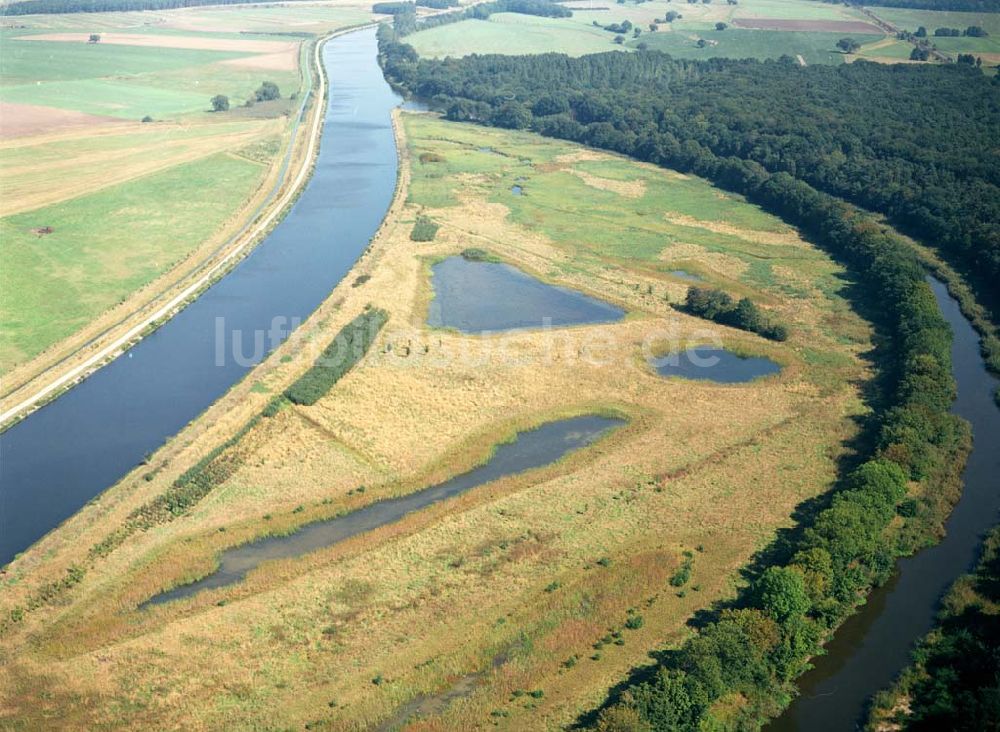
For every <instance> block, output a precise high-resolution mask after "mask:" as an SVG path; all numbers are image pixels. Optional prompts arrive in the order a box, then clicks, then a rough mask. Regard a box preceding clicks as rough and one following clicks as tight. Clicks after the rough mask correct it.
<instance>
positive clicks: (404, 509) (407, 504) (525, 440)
mask: <svg viewBox="0 0 1000 732" xmlns="http://www.w3.org/2000/svg"><path fill="white" fill-rule="evenodd" d="M624 424H625V420H623V419H616V418H613V417H601V416H597V415H584V416H581V417H570V418H568V419H561V420H557V421H554V422H548V423H546V424H543V425H542V426H540V427H538V428H537V429H533V430H530V431H527V432H520V433H518V434H517V436H516V437H515V438H514V440H513V441H512V442H506V443H503V444H501V445H498V446H497V448H496V451H495V452H494V453H493V455H492V457H490V459H489V460H488V461H487V462H486V463H484V464H483V465H480V466H479V467H478V468H474V469H472V470H470V471H469V472H467V473H462V474H461V475H458V476H455V477H454V478H451V479H450V480H446V481H445V482H443V483H439V484H438V485H435V486H431V487H429V488H424V489H423V490H419V491H416V492H415V493H410V494H408V495H405V496H399V497H397V498H388V499H386V500H384V501H378V502H376V503H372V504H370V505H368V506H365V507H363V508H359V509H358V510H356V511H351V512H350V513H346V514H344V515H342V516H337V517H335V518H332V519H327V520H326V521H318V522H316V523H313V524H307V525H306V526H304V527H302V528H301V529H299V530H298V531H296V532H295V533H293V534H288V535H287V536H272V537H266V538H263V539H258V540H257V541H253V542H251V543H249V544H244V545H243V546H239V547H235V548H233V549H228V550H226V551H224V552H223V553H222V555H221V557H220V561H219V568H218V569H217V570H216V571H215V572H214V573H212V574H210V575H208V576H207V577H205V578H203V579H200V580H198V581H197V582H193V583H191V584H187V585H181V586H180V587H177V588H175V589H173V590H169V591H168V592H164V593H161V594H159V595H156V596H155V597H153V598H152V599H151V600H149V601H148V602H146V603H143V605H140V607H145V606H147V605H159V604H161V603H164V602H169V601H170V600H177V599H180V598H183V597H188V596H190V595H193V594H194V593H196V592H199V591H201V590H208V589H213V588H216V587H225V586H226V585H231V584H234V583H236V582H240V581H241V580H242V579H243V578H244V577H246V575H247V573H248V572H250V571H251V570H253V569H256V568H257V567H258V566H259V565H260V564H262V563H263V562H267V561H270V560H272V559H290V558H293V557H298V556H301V555H303V554H307V553H309V552H312V551H315V550H317V549H323V548H325V547H328V546H332V545H334V544H336V543H337V542H340V541H344V540H345V539H349V538H351V537H353V536H357V535H358V534H363V533H365V532H366V531H372V530H374V529H377V528H379V527H380V526H384V525H386V524H390V523H393V522H395V521H399V520H400V519H402V518H403V517H404V516H406V515H407V514H409V513H412V512H413V511H419V510H420V509H422V508H426V507H428V506H430V505H433V504H435V503H437V502H438V501H443V500H446V499H449V498H454V497H455V496H458V495H461V494H462V493H465V492H466V491H469V490H472V489H473V488H477V487H479V486H481V485H485V484H486V483H490V482H492V481H494V480H499V479H500V478H505V477H507V476H509V475H514V474H515V473H521V472H524V471H526V470H533V469H535V468H541V467H544V466H546V465H550V464H551V463H554V462H556V461H557V460H559V459H560V458H562V457H564V456H565V455H567V454H569V453H571V452H573V451H574V450H579V449H580V448H583V447H586V446H588V445H591V444H593V443H594V442H596V441H597V440H599V439H600V438H601V437H603V436H604V435H605V434H607V433H608V432H609V431H611V430H612V429H614V428H616V427H620V426H622V425H624Z"/></svg>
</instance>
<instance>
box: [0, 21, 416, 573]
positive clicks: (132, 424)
mask: <svg viewBox="0 0 1000 732" xmlns="http://www.w3.org/2000/svg"><path fill="white" fill-rule="evenodd" d="M375 54H376V44H375V31H374V29H368V30H362V31H358V32H356V33H351V34H348V35H344V36H340V37H338V38H335V39H333V40H331V41H329V42H328V43H327V44H326V45H325V46H324V49H323V54H322V55H323V63H324V66H325V67H326V71H327V75H328V79H329V82H330V98H329V104H328V107H327V111H326V119H325V122H324V127H323V139H322V145H321V147H320V152H319V157H318V160H317V163H316V170H315V173H314V175H313V177H312V179H311V181H310V182H309V184H308V186H307V188H306V189H305V190H304V191H303V193H302V195H301V197H300V198H299V199H298V201H297V202H296V203H295V205H294V207H293V208H292V210H291V211H290V212H289V214H288V216H286V217H285V219H284V220H283V221H282V222H281V224H279V225H278V227H277V228H276V229H275V230H274V231H273V232H272V233H271V234H270V235H269V236H268V237H267V239H266V240H265V241H264V242H263V243H261V244H260V246H258V247H257V248H256V249H255V250H254V251H253V252H252V253H251V254H250V256H249V257H247V258H246V259H245V260H244V261H243V262H241V263H240V264H239V265H238V266H237V267H236V268H235V269H234V270H233V271H232V272H230V273H229V274H228V275H227V276H226V277H224V278H223V279H222V280H220V281H219V282H218V283H217V284H216V285H214V286H213V287H212V288H210V289H209V290H208V291H206V292H205V293H204V294H203V295H202V296H201V297H200V298H198V299H197V300H196V301H195V302H194V303H192V304H191V305H189V306H188V307H187V308H186V309H184V310H183V311H182V312H181V313H179V314H178V315H177V316H176V317H174V318H173V319H172V320H170V321H169V322H168V323H167V324H166V325H164V326H163V327H162V328H160V329H159V330H158V331H156V332H155V333H154V334H152V335H151V336H149V337H148V338H146V339H144V340H143V341H141V342H140V343H139V344H138V345H136V346H135V347H134V348H133V349H132V350H131V351H130V352H129V353H128V354H127V355H124V356H122V357H120V358H118V359H117V360H116V361H114V362H112V363H111V364H109V365H107V366H105V367H104V368H102V369H101V370H100V371H98V372H97V373H95V374H94V375H93V376H91V377H90V378H89V379H87V380H86V381H84V382H83V383H81V384H79V385H78V386H77V387H75V388H74V389H72V390H70V391H69V392H67V393H66V394H64V395H63V396H61V397H59V398H58V399H56V400H55V401H54V402H52V403H51V404H49V405H48V406H46V407H44V408H42V409H40V410H39V411H37V412H35V413H34V414H32V415H31V416H30V417H28V418H27V419H25V420H24V421H22V422H21V423H19V424H17V425H15V426H14V427H12V428H11V429H9V430H7V431H6V432H5V433H4V434H3V435H0V565H3V564H6V563H7V562H9V561H10V560H11V559H13V558H14V555H15V554H17V553H18V552H21V551H23V550H25V549H27V548H28V547H29V546H30V545H31V544H32V543H34V542H35V541H37V540H38V539H40V538H41V537H42V536H44V535H45V534H46V533H47V532H49V531H50V530H52V529H53V528H55V527H56V526H58V525H59V523H61V522H62V521H63V520H65V519H66V518H68V517H69V516H72V515H73V513H75V512H76V511H77V510H78V509H79V508H80V507H81V506H83V505H84V504H85V503H86V502H87V501H89V500H90V499H91V498H93V497H94V496H96V495H98V494H99V493H101V492H102V491H103V490H104V489H106V488H108V487H109V486H111V485H113V484H114V483H115V482H116V481H118V480H119V479H120V478H121V477H122V476H123V475H124V474H125V473H127V472H128V471H129V470H131V469H132V468H133V467H135V466H136V465H137V464H139V463H140V462H141V461H142V459H143V456H144V455H145V454H147V453H149V452H151V451H153V450H155V449H157V448H158V447H159V446H160V445H162V444H163V442H164V441H165V440H167V439H168V438H169V437H170V436H172V435H174V434H175V433H176V432H177V431H178V430H180V429H181V428H182V427H184V425H186V424H187V423H188V422H189V421H190V420H192V419H194V418H195V417H197V416H198V414H199V413H201V412H202V411H203V410H205V409H206V408H207V407H208V406H209V405H210V404H212V402H214V401H215V400H216V399H218V398H219V397H220V396H222V394H224V393H225V392H226V391H227V390H228V389H229V387H231V386H232V385H233V384H234V383H236V382H237V381H238V380H239V379H240V378H241V377H242V376H243V375H244V374H245V373H246V372H247V370H249V369H250V368H252V367H253V365H254V364H256V363H257V362H259V361H260V360H262V359H263V357H264V356H265V355H266V353H265V352H266V351H270V350H272V349H273V348H274V347H275V346H277V345H278V343H279V342H280V341H281V340H283V339H284V338H285V337H287V335H288V324H289V323H290V322H294V321H295V320H296V319H303V318H305V317H307V316H308V315H309V314H310V313H311V312H312V311H313V310H314V309H315V308H316V306H317V305H319V304H320V303H321V302H322V301H323V299H324V298H325V297H326V296H327V295H328V294H329V292H330V290H331V289H332V288H333V287H334V286H335V285H336V284H337V283H338V282H339V281H340V279H341V278H342V277H343V276H344V275H345V274H346V273H347V271H348V270H349V269H350V268H351V266H352V265H353V264H354V262H355V261H356V260H357V258H358V256H359V255H360V254H361V252H362V251H364V249H365V247H366V246H367V245H368V241H369V239H370V237H371V236H372V235H373V234H374V233H375V231H376V229H377V228H378V226H379V224H380V222H381V221H382V218H383V216H384V215H385V212H386V209H387V208H388V206H389V203H390V201H391V199H392V195H393V191H394V189H395V185H396V147H395V140H394V138H393V133H392V126H391V122H390V112H391V110H392V108H393V107H395V106H396V105H397V104H398V103H399V101H400V100H399V97H398V96H396V95H395V94H394V93H393V92H392V91H391V90H390V89H389V87H388V85H387V84H386V83H385V80H384V79H383V78H382V73H381V71H380V69H379V67H378V64H377V63H376V56H375ZM220 319H221V320H220ZM276 319H277V320H276ZM256 331H259V332H260V334H261V336H262V337H260V338H259V339H256V338H255V336H254V333H255V332H256ZM270 333H274V334H275V337H274V338H273V339H272V337H271V335H270ZM255 340H256V341H258V342H259V346H260V347H259V348H255V346H256V345H257V343H255ZM234 346H235V349H234ZM234 350H236V352H237V354H238V357H234V355H233V352H234ZM255 351H256V352H255Z"/></svg>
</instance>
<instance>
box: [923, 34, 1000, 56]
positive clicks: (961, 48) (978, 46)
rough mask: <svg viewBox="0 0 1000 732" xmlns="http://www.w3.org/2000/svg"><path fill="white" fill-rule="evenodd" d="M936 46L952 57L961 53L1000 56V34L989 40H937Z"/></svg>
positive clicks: (935, 41)
mask: <svg viewBox="0 0 1000 732" xmlns="http://www.w3.org/2000/svg"><path fill="white" fill-rule="evenodd" d="M934 45H936V46H937V47H938V48H939V49H940V50H941V51H943V52H945V53H948V54H951V55H952V56H954V55H956V54H959V53H973V54H976V53H992V54H1000V34H998V35H995V36H989V37H987V38H968V37H962V38H935V39H934Z"/></svg>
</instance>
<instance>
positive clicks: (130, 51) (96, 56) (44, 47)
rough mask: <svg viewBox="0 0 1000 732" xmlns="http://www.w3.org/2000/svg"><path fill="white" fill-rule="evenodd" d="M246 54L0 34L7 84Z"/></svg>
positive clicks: (0, 73) (0, 69)
mask: <svg viewBox="0 0 1000 732" xmlns="http://www.w3.org/2000/svg"><path fill="white" fill-rule="evenodd" d="M249 55H251V54H249V53H238V52H229V51H200V50H191V49H184V48H160V47H155V46H126V45H119V44H101V43H79V42H69V41H28V40H19V39H18V38H17V37H16V36H12V35H9V34H3V36H0V84H2V86H5V87H8V86H18V85H20V84H35V83H37V82H40V81H41V82H47V81H70V80H76V79H91V78H95V77H118V76H134V75H136V74H148V73H154V72H158V71H171V70H174V69H182V68H186V67H190V66H203V65H205V64H210V63H214V62H216V61H225V60H226V59H231V58H242V57H245V56H249Z"/></svg>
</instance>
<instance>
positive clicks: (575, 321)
mask: <svg viewBox="0 0 1000 732" xmlns="http://www.w3.org/2000/svg"><path fill="white" fill-rule="evenodd" d="M431 285H432V287H433V288H434V299H433V300H431V304H430V308H429V310H428V313H427V323H428V325H430V326H432V327H435V328H454V329H455V330H458V331H461V332H463V333H480V332H483V331H504V330H518V329H522V328H543V327H546V328H547V327H560V326H566V325H585V324H592V323H612V322H615V321H617V320H621V319H622V318H623V317H624V315H625V311H624V310H622V309H621V308H619V307H615V306H614V305H611V304H609V303H606V302H603V301H601V300H598V299H596V298H593V297H590V296H589V295H584V294H583V293H582V292H576V291H574V290H570V289H567V288H565V287H556V286H555V285H548V284H546V283H544V282H542V281H541V280H538V279H535V278H534V277H531V276H530V275H527V274H525V273H524V272H522V271H521V270H519V269H517V268H515V267H512V266H511V265H509V264H503V263H500V262H482V261H475V260H468V259H465V258H464V257H449V258H448V259H445V260H443V261H441V262H438V263H437V264H435V265H434V266H433V267H432V274H431Z"/></svg>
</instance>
